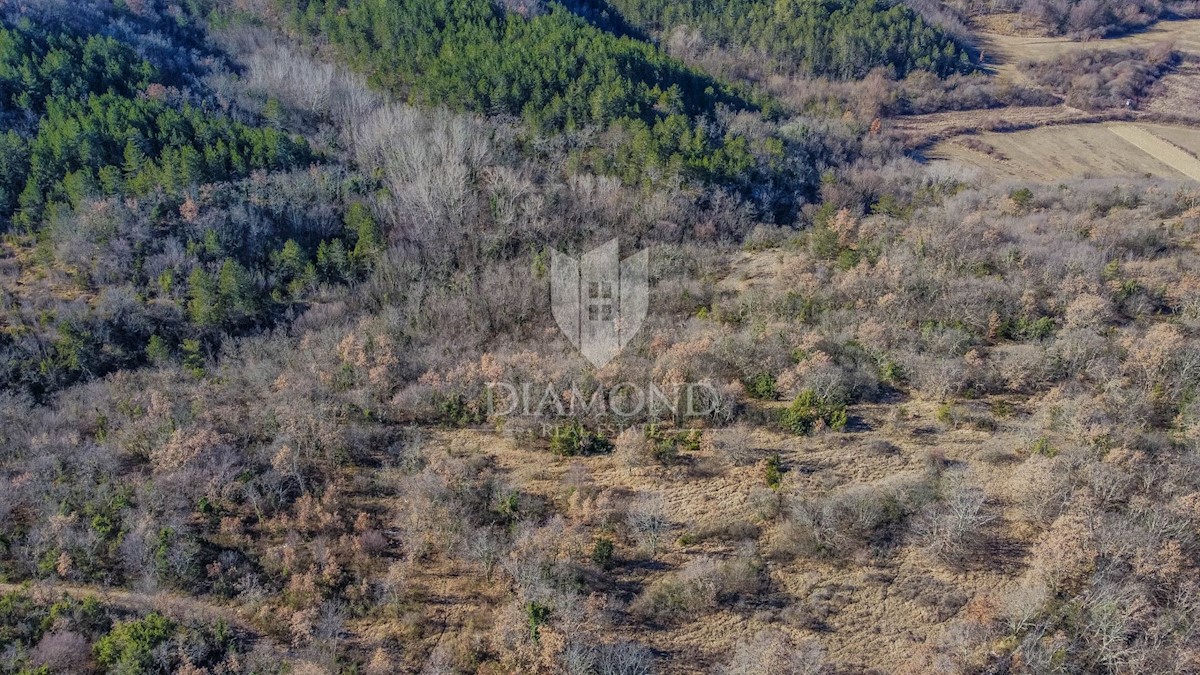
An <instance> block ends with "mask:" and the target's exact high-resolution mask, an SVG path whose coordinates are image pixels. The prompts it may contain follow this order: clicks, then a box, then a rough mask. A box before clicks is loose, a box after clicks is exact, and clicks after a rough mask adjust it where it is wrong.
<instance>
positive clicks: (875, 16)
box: [612, 0, 972, 79]
mask: <svg viewBox="0 0 1200 675" xmlns="http://www.w3.org/2000/svg"><path fill="white" fill-rule="evenodd" d="M612 4H613V7H615V8H616V9H617V10H618V11H620V12H621V14H622V15H623V16H624V17H626V18H627V20H629V21H631V22H632V23H633V24H634V25H637V26H641V27H644V28H645V29H647V30H652V31H657V32H669V31H671V30H675V29H679V28H692V29H698V30H699V31H700V34H701V35H702V36H703V37H704V38H705V39H707V40H708V41H710V42H712V43H714V44H717V45H721V46H726V47H732V48H734V49H745V50H749V51H751V52H754V53H755V54H758V55H761V56H760V57H759V58H760V59H761V60H762V61H764V62H767V63H770V64H771V67H772V68H774V69H780V70H783V71H785V72H799V73H805V74H810V75H828V76H831V77H835V78H841V79H852V78H861V77H863V76H864V75H866V74H867V73H868V72H870V71H871V69H873V68H878V67H883V68H885V69H887V70H889V71H890V73H891V75H892V76H894V77H903V76H905V75H907V74H909V73H910V72H912V71H914V70H928V71H931V72H933V73H936V74H938V75H942V76H945V75H949V74H950V73H956V72H967V71H969V70H971V68H972V64H971V58H970V55H969V53H968V51H967V50H966V49H965V48H964V47H963V46H961V45H959V44H956V43H955V41H954V39H953V38H952V37H951V36H949V35H948V34H947V33H946V32H945V31H944V30H943V29H942V28H941V27H940V26H938V25H936V24H929V23H926V22H925V20H924V19H923V18H922V17H921V16H920V15H919V14H917V13H915V12H914V11H913V10H911V9H910V8H908V7H907V6H906V5H904V4H903V3H889V2H884V1H883V0H838V1H836V2H807V1H805V0H793V1H790V2H766V1H765V0H737V1H736V2H717V1H714V0H689V1H688V2H672V1H671V0H615V2H613V3H612Z"/></svg>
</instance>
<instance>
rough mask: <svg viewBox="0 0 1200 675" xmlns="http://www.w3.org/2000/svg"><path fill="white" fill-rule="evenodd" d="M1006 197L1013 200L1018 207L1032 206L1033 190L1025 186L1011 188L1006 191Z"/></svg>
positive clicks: (1026, 207)
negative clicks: (1008, 191) (1010, 190)
mask: <svg viewBox="0 0 1200 675" xmlns="http://www.w3.org/2000/svg"><path fill="white" fill-rule="evenodd" d="M1008 198H1009V199H1011V200H1013V203H1014V204H1016V205H1017V207H1018V208H1020V209H1028V208H1029V207H1030V206H1033V190H1030V189H1029V188H1027V187H1023V188H1019V189H1016V190H1013V191H1012V192H1010V193H1008Z"/></svg>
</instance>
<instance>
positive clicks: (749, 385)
mask: <svg viewBox="0 0 1200 675" xmlns="http://www.w3.org/2000/svg"><path fill="white" fill-rule="evenodd" d="M742 384H744V385H745V387H746V393H747V394H749V395H750V396H752V397H753V398H757V399H762V400H764V401H773V400H775V376H774V375H772V374H771V373H766V372H763V373H759V374H757V375H755V376H754V377H751V378H749V379H747V380H744V381H743V383H742Z"/></svg>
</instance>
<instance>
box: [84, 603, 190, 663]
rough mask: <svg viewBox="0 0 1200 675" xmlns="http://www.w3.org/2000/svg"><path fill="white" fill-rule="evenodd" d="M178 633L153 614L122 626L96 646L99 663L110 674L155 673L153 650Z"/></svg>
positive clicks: (155, 613)
mask: <svg viewBox="0 0 1200 675" xmlns="http://www.w3.org/2000/svg"><path fill="white" fill-rule="evenodd" d="M174 632H175V624H174V623H173V622H172V621H170V620H169V619H167V618H166V617H164V616H163V615H161V614H159V613H157V612H153V613H151V614H147V615H146V618H144V619H139V620H137V621H127V622H125V623H119V624H117V626H116V627H115V628H113V629H112V631H111V632H109V634H108V635H105V636H104V637H102V638H100V639H99V640H98V641H97V642H96V660H97V661H99V662H100V665H102V666H104V667H105V668H106V669H107V670H108V672H114V673H145V672H150V671H151V670H153V667H154V654H153V652H154V648H155V647H157V646H158V645H160V644H162V643H163V642H166V641H167V640H169V639H170V638H171V635H172V634H173V633H174Z"/></svg>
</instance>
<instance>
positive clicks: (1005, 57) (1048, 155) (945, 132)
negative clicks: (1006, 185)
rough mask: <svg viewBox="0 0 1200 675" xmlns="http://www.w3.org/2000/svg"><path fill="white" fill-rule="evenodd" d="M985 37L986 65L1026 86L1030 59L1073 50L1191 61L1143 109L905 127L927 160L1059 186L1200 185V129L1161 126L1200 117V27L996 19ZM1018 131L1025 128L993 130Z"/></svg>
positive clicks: (1043, 112)
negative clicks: (1167, 47)
mask: <svg viewBox="0 0 1200 675" xmlns="http://www.w3.org/2000/svg"><path fill="white" fill-rule="evenodd" d="M987 28H988V29H989V30H990V31H992V32H986V33H984V34H983V35H982V38H981V45H982V48H983V53H984V58H985V62H986V63H987V64H988V65H989V66H991V67H992V68H993V69H994V70H995V72H996V75H997V77H999V78H1001V79H1005V78H1007V79H1011V80H1013V81H1014V82H1017V83H1020V84H1025V85H1028V84H1030V82H1029V80H1028V78H1027V77H1026V76H1025V74H1024V73H1022V72H1021V71H1020V69H1019V68H1018V64H1019V63H1020V62H1022V61H1031V60H1032V61H1044V60H1050V59H1055V58H1058V57H1060V56H1062V55H1064V54H1066V53H1068V52H1071V51H1079V50H1092V49H1130V48H1147V47H1151V46H1154V45H1159V44H1163V43H1169V44H1172V45H1173V46H1174V48H1175V49H1176V50H1177V51H1179V52H1180V53H1181V55H1182V57H1183V60H1182V62H1181V63H1180V64H1179V66H1178V67H1177V68H1176V69H1175V72H1172V73H1170V74H1168V75H1167V76H1166V77H1164V78H1163V79H1162V80H1161V81H1160V83H1159V88H1158V93H1157V95H1156V96H1155V97H1154V98H1153V99H1151V100H1149V101H1146V102H1144V103H1143V104H1142V105H1141V106H1140V109H1138V110H1125V109H1113V110H1106V111H1099V112H1088V111H1083V110H1079V109H1077V108H1072V107H1070V106H1067V105H1061V106H1048V107H1046V106H1043V107H1010V108H1003V109H998V110H988V111H977V110H976V111H963V112H944V113H937V114H933V115H918V116H912V117H908V118H903V119H900V120H897V122H896V128H898V129H899V130H901V131H903V132H904V133H907V134H908V135H909V136H910V138H911V139H912V141H911V142H912V143H913V144H914V145H921V144H922V142H925V143H929V144H930V145H929V147H928V148H927V149H926V150H925V151H924V153H923V155H924V156H925V157H926V158H927V159H929V160H932V161H935V162H948V163H952V164H953V165H955V166H964V167H969V168H971V169H974V170H976V171H979V172H982V174H983V175H984V176H987V177H994V178H996V179H1021V180H1038V181H1059V180H1065V179H1068V178H1074V177H1105V176H1120V175H1145V176H1157V177H1162V178H1170V179H1177V180H1178V179H1187V178H1190V179H1193V180H1200V160H1198V159H1197V153H1198V152H1200V130H1197V129H1196V128H1193V127H1190V126H1184V125H1174V124H1157V123H1153V121H1155V120H1162V119H1163V118H1164V116H1166V117H1167V118H1169V119H1171V120H1179V121H1186V120H1187V119H1188V118H1192V117H1195V116H1196V115H1197V111H1200V67H1198V62H1200V20H1190V21H1170V22H1162V23H1160V24H1158V25H1156V26H1154V27H1153V28H1150V29H1148V30H1145V31H1140V32H1137V33H1134V34H1131V35H1127V36H1124V37H1120V38H1114V39H1109V40H1092V41H1087V42H1079V41H1073V40H1069V39H1067V38H1060V37H1037V36H1028V35H1016V34H1005V33H1004V32H1003V31H1004V29H1005V22H1004V21H1003V20H1000V21H996V20H993V21H992V22H991V23H990V24H989V25H988V26H987ZM1006 127H1007V128H1012V127H1019V128H1021V130H1019V131H988V130H989V129H1003V128H1006Z"/></svg>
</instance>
